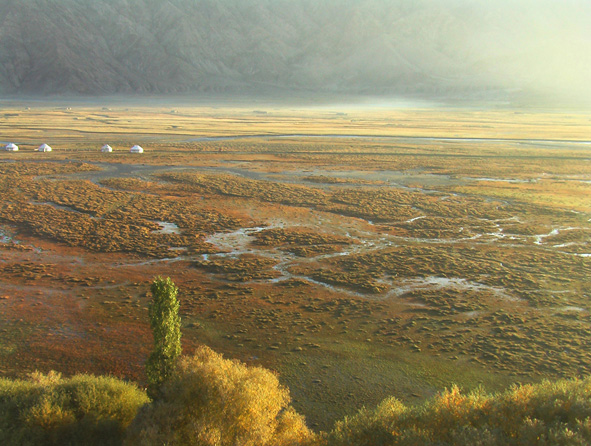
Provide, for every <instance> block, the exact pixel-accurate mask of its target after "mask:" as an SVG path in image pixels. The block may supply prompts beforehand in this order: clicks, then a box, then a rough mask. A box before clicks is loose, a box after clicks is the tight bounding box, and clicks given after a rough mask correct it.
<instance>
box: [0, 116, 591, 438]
mask: <svg viewBox="0 0 591 446" xmlns="http://www.w3.org/2000/svg"><path fill="white" fill-rule="evenodd" d="M253 108H254V107H253ZM265 111H266V113H262V112H261V110H259V111H258V112H257V111H255V110H254V109H253V110H250V109H248V110H247V109H240V108H234V109H231V108H227V109H226V108H225V109H216V108H213V107H201V108H183V107H179V108H178V109H176V110H175V111H174V112H173V111H172V109H157V108H148V107H143V108H142V107H135V108H134V107H130V108H129V109H123V108H121V107H112V108H111V109H105V110H102V109H96V108H91V107H81V106H80V107H72V108H71V109H65V108H64V109H56V108H55V107H49V106H48V107H34V108H31V109H29V110H25V108H24V107H17V106H13V107H6V108H4V109H3V110H2V112H3V113H4V119H3V120H2V122H1V123H0V132H1V134H2V136H1V137H0V139H1V140H6V141H8V140H14V141H15V142H17V143H19V145H20V146H21V151H19V152H16V153H8V152H0V231H1V233H0V238H1V239H2V243H0V253H1V254H2V255H1V260H0V277H1V279H0V307H1V308H2V311H1V313H0V314H1V316H0V322H1V326H2V328H1V329H0V373H1V374H2V375H4V376H10V377H22V376H24V374H26V373H28V372H31V371H33V370H35V369H40V370H42V371H48V370H50V369H57V370H60V371H61V372H63V373H64V374H73V373H79V372H91V373H101V374H114V375H116V376H120V377H126V378H130V379H133V380H136V381H138V382H142V381H143V380H144V376H143V361H144V360H145V357H146V356H147V352H148V351H149V348H150V342H151V339H150V335H149V327H148V323H147V311H146V307H147V302H148V299H149V296H148V294H147V291H148V289H149V284H150V283H151V281H152V279H153V277H154V276H156V275H162V276H170V277H172V278H173V280H174V281H175V283H176V284H177V285H178V286H179V288H180V290H181V292H180V295H179V297H180V300H181V313H182V317H183V325H184V327H183V332H184V341H183V342H184V348H185V350H186V351H191V349H192V348H194V347H195V346H196V345H200V344H207V345H209V346H211V347H212V348H214V349H215V350H218V351H221V352H223V353H224V354H226V355H227V356H230V357H236V358H239V359H241V360H243V361H245V362H246V363H248V364H253V365H264V366H266V367H269V368H271V369H273V370H275V371H278V372H279V376H280V379H281V380H282V382H284V383H285V384H287V385H288V386H289V388H290V389H291V393H292V396H293V397H294V407H295V408H296V409H297V410H298V412H300V413H303V414H305V415H306V416H307V418H308V420H310V422H311V423H312V425H313V426H314V427H321V428H327V427H330V426H331V425H332V422H333V421H334V420H336V419H341V418H342V416H343V415H345V414H352V413H354V412H355V411H356V410H357V409H358V408H360V407H361V406H363V405H367V406H370V405H375V404H377V403H378V402H379V401H381V400H383V399H384V398H385V397H386V396H390V395H393V396H396V397H397V398H399V399H401V400H402V401H404V402H416V401H422V400H424V399H425V398H428V397H430V396H432V395H433V394H435V393H436V392H437V391H440V390H441V389H443V388H444V387H446V386H448V387H449V386H451V385H452V384H454V383H455V384H458V385H461V386H463V387H464V388H466V389H474V388H476V387H478V386H483V387H484V388H485V389H487V390H499V389H504V388H506V387H507V386H508V385H509V384H511V383H513V382H517V381H519V382H533V381H539V380H541V379H543V378H552V379H554V378H557V377H572V376H584V375H588V373H589V364H591V348H590V347H591V345H590V344H591V339H590V338H589V329H590V328H591V307H590V306H589V297H590V296H591V282H590V280H591V279H590V278H591V257H589V256H588V255H587V254H589V253H591V243H590V240H591V238H590V234H591V223H590V221H589V220H590V219H591V215H590V212H591V209H589V197H591V183H590V181H591V152H590V150H589V148H588V147H587V146H585V145H583V144H574V145H573V144H570V145H569V144H566V143H558V142H555V143H552V142H548V141H545V142H540V141H539V140H543V139H544V140H553V141H556V140H569V141H576V140H586V139H589V135H590V134H591V132H590V125H589V124H590V122H591V121H590V116H589V115H582V114H579V115H576V114H572V115H570V114H558V113H541V112H539V113H538V112H533V111H530V112H524V113H515V112H513V111H502V110H493V111H475V110H434V109H429V110H427V109H425V110H410V109H405V110H361V109H357V110H355V109H349V110H344V111H340V110H339V111H338V112H337V111H332V110H329V109H322V108H317V109H313V110H312V109H308V110H303V109H302V110H288V109H284V108H268V109H265ZM263 134H264V135H270V134H271V135H272V134H275V135H278V134H286V135H298V134H301V135H303V134H316V135H322V134H323V135H346V134H349V135H363V134H365V135H374V136H378V135H387V136H411V137H434V138H442V137H443V138H457V139H454V140H444V139H434V140H428V139H424V140H419V139H415V140H413V139H404V140H403V139H396V138H394V139H387V138H367V139H361V138H337V137H334V136H333V137H327V138H309V137H297V136H292V137H285V138H278V137H275V138H262V137H261V138H252V139H236V140H215V141H206V140H202V141H189V140H190V139H192V138H198V137H204V136H222V135H263ZM462 138H488V139H489V140H478V141H471V140H469V139H462ZM510 139H516V140H519V141H508V140H510ZM528 139H535V140H538V142H536V141H527V142H526V141H525V140H528ZM499 140H507V141H499ZM41 142H48V143H49V144H51V145H52V146H53V147H54V152H51V153H37V152H34V151H33V149H34V147H36V146H38V145H39V144H41ZM137 142H139V143H141V144H143V145H144V146H145V149H146V153H144V154H141V155H135V154H130V153H129V152H128V149H129V147H130V146H131V145H132V144H133V143H137ZM103 143H109V144H111V145H112V146H113V147H114V149H115V152H113V153H110V154H109V153H100V146H101V145H102V144H103Z"/></svg>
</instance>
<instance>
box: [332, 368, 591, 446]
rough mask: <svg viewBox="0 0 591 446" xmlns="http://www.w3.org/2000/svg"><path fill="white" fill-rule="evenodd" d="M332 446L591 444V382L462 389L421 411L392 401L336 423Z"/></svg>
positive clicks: (557, 445) (452, 392)
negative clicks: (495, 391)
mask: <svg viewBox="0 0 591 446" xmlns="http://www.w3.org/2000/svg"><path fill="white" fill-rule="evenodd" d="M322 444H324V445H328V446H341V445H342V446H344V445H356V446H390V445H405V446H406V445H425V446H429V445H433V446H434V445H438V446H451V445H457V446H463V445H474V446H505V445H507V446H511V445H515V446H517V445H548V446H549V445H553V446H561V445H569V446H576V445H580V446H583V445H588V444H591V378H587V379H585V380H562V381H558V382H547V381H546V382H543V383H541V384H537V385H524V386H515V387H513V388H512V389H510V390H508V391H506V392H504V393H502V394H499V395H485V394H484V393H483V392H481V391H477V392H473V393H471V394H468V395H463V394H462V393H461V392H460V391H459V389H458V388H456V387H454V388H452V389H451V390H446V391H445V392H443V393H441V394H439V395H437V396H436V397H434V398H432V399H431V400H429V401H427V402H426V403H425V404H423V405H420V406H412V407H407V406H404V405H403V404H402V403H401V402H399V401H398V400H396V399H393V398H391V399H388V400H386V401H384V402H383V403H382V404H380V405H379V406H378V407H377V408H376V409H374V410H368V409H363V410H361V411H360V412H359V413H358V414H357V415H355V416H353V417H348V418H345V419H344V420H343V421H341V422H338V423H337V424H336V425H335V428H334V430H333V431H332V432H330V433H329V434H327V435H325V436H324V438H323V439H322Z"/></svg>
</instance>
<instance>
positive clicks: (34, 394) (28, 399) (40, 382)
mask: <svg viewBox="0 0 591 446" xmlns="http://www.w3.org/2000/svg"><path fill="white" fill-rule="evenodd" d="M147 402H148V397H147V396H146V394H145V393H144V392H143V391H141V390H140V389H138V388H137V386H135V385H134V384H128V383H124V382H122V381H120V380H118V379H116V378H110V377H104V376H99V377H95V376H90V375H76V376H73V377H72V378H68V379H62V378H61V376H60V374H59V373H56V372H50V373H49V374H47V375H43V374H41V373H38V372H35V373H33V374H31V375H30V379H29V380H9V379H5V378H0V444H2V445H5V446H12V445H14V446H27V445H31V446H33V445H59V446H67V445H85V446H92V445H97V446H98V445H100V446H108V445H117V444H121V442H122V440H123V437H124V434H125V430H126V428H127V426H128V425H129V424H130V423H131V422H132V420H133V419H134V417H135V416H136V413H137V410H138V408H139V407H141V406H142V405H144V404H145V403H147Z"/></svg>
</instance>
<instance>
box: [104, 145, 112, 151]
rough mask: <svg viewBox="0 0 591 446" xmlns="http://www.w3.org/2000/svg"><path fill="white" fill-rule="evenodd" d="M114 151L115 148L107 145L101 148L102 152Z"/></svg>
mask: <svg viewBox="0 0 591 446" xmlns="http://www.w3.org/2000/svg"><path fill="white" fill-rule="evenodd" d="M112 151H113V147H111V146H110V145H109V144H105V145H104V146H102V147H101V152H112Z"/></svg>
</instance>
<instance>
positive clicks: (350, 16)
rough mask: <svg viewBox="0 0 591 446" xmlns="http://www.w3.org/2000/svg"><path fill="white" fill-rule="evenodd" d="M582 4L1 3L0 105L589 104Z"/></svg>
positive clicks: (298, 0)
mask: <svg viewBox="0 0 591 446" xmlns="http://www.w3.org/2000/svg"><path fill="white" fill-rule="evenodd" d="M588 3H589V2H583V1H577V0H566V1H564V2H552V1H549V0H540V1H536V2H534V1H530V0H518V1H515V2H509V1H506V0H501V1H495V2H484V1H481V0H472V1H468V0H431V1H427V0H417V1H403V0H390V1H387V0H326V1H317V0H292V1H288V0H104V1H92V0H0V20H1V26H0V39H1V40H0V42H1V45H0V94H1V95H14V94H17V95H23V94H24V95H39V94H41V95H54V94H82V95H105V94H115V93H133V94H138V93H139V94H144V93H153V94H169V93H172V94H174V93H181V92H195V93H221V94H225V93H228V94H235V93H237V92H243V93H247V94H268V95H281V94H284V93H288V94H291V95H297V94H300V93H301V94H316V93H324V94H333V95H339V94H367V95H408V96H413V95H414V96H431V97H433V96H439V97H470V96H473V97H476V98H478V97H483V98H485V97H488V96H493V95H494V96H496V97H498V96H499V95H501V96H503V95H516V94H517V95H524V96H528V97H529V96H534V95H540V94H541V95H543V96H557V97H566V98H570V97H576V98H581V97H589V96H591V95H589V91H590V89H589V87H588V86H587V82H586V79H585V76H586V74H587V73H589V72H591V51H590V49H589V48H590V46H591V33H590V31H589V27H588V24H589V23H591V7H590V6H589V4H588Z"/></svg>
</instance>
